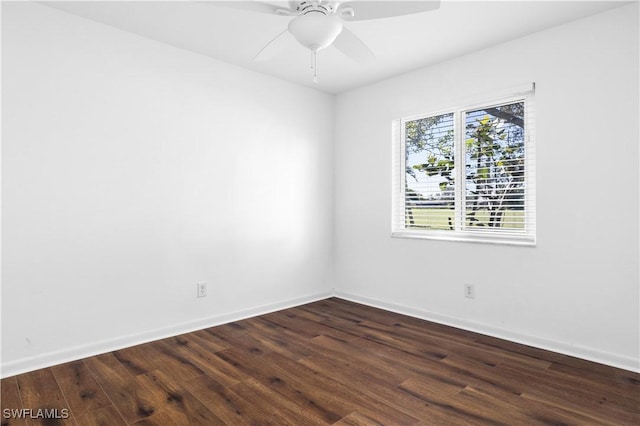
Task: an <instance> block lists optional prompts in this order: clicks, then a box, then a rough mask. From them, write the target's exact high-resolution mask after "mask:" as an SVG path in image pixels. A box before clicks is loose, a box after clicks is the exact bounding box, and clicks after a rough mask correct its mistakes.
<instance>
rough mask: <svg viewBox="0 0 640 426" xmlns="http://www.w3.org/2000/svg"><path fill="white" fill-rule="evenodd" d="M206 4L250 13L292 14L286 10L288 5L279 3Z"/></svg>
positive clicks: (237, 2)
mask: <svg viewBox="0 0 640 426" xmlns="http://www.w3.org/2000/svg"><path fill="white" fill-rule="evenodd" d="M206 3H209V4H212V5H214V6H222V7H230V8H232V9H240V10H248V11H250V12H260V13H269V14H274V15H283V16H291V15H293V12H292V11H291V9H289V8H288V3H287V2H284V1H281V2H272V3H267V2H261V1H217V0H216V1H208V2H206Z"/></svg>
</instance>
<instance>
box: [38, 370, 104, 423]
mask: <svg viewBox="0 0 640 426" xmlns="http://www.w3.org/2000/svg"><path fill="white" fill-rule="evenodd" d="M51 371H52V373H53V375H54V377H55V378H56V381H57V383H58V385H59V386H60V390H61V391H62V393H63V394H64V397H65V399H66V401H67V403H68V404H69V408H70V409H71V411H73V413H74V415H76V416H77V415H79V414H82V413H85V412H88V411H93V410H98V409H100V408H104V407H108V406H110V405H111V402H110V401H109V398H107V395H106V394H105V393H104V391H103V390H102V388H101V387H100V385H98V383H97V382H96V380H95V378H94V377H93V375H92V374H91V372H90V371H89V368H88V367H87V365H86V364H85V362H84V361H82V360H80V361H73V362H69V363H66V364H61V365H57V366H54V367H52V368H51Z"/></svg>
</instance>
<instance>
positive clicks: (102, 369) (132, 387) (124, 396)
mask: <svg viewBox="0 0 640 426" xmlns="http://www.w3.org/2000/svg"><path fill="white" fill-rule="evenodd" d="M84 362H85V363H86V364H87V367H89V370H91V374H93V376H94V377H95V379H96V381H97V382H98V383H99V384H100V386H101V387H102V390H103V391H104V392H105V393H106V394H107V397H108V398H109V400H110V401H111V403H112V404H113V406H114V407H115V408H116V410H118V412H119V413H120V415H121V416H122V417H123V418H124V419H125V421H126V422H127V423H134V422H136V421H138V420H141V419H144V418H145V417H149V416H151V415H152V414H153V413H154V412H155V411H156V410H157V407H156V406H155V403H154V400H153V397H152V395H151V393H150V392H149V391H147V390H146V389H144V388H143V387H142V386H140V385H139V384H138V383H137V382H136V380H135V377H134V376H132V375H131V374H130V373H129V371H128V370H127V369H126V368H125V367H124V366H123V365H122V364H121V363H120V362H119V361H118V359H117V358H116V357H115V356H114V355H113V353H108V354H104V355H98V356H95V357H91V358H86V359H85V360H84Z"/></svg>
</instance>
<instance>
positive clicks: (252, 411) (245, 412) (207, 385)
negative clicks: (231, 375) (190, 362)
mask: <svg viewBox="0 0 640 426" xmlns="http://www.w3.org/2000/svg"><path fill="white" fill-rule="evenodd" d="M238 383H240V382H238ZM184 386H185V388H186V389H187V390H189V392H191V394H192V395H194V396H195V397H196V398H198V399H199V400H200V401H202V403H203V404H205V405H206V406H207V407H209V409H210V410H211V411H213V412H214V413H215V414H216V416H217V417H219V418H220V419H221V420H222V421H224V422H225V423H226V424H228V425H247V426H249V425H258V424H265V425H271V424H274V425H275V424H276V423H275V422H274V421H273V420H272V419H269V418H267V417H265V415H264V413H263V412H262V411H260V410H259V409H258V408H256V407H255V406H254V405H253V404H251V403H250V402H249V401H248V400H247V399H246V398H244V397H242V396H240V395H239V394H238V393H237V392H235V391H234V390H233V389H231V387H230V386H224V385H222V384H220V383H218V382H216V381H215V380H214V379H213V378H211V377H209V376H207V375H202V376H200V377H196V378H193V379H190V380H189V381H187V382H185V384H184Z"/></svg>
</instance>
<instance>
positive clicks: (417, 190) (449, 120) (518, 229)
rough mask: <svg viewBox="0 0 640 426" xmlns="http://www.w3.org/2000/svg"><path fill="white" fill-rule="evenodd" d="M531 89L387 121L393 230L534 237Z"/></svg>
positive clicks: (529, 240)
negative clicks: (391, 136) (391, 132)
mask: <svg viewBox="0 0 640 426" xmlns="http://www.w3.org/2000/svg"><path fill="white" fill-rule="evenodd" d="M534 128H535V127H534V103H533V90H532V89H531V90H528V91H526V92H521V93H516V94H514V95H512V96H509V97H506V98H501V99H496V100H493V101H487V102H481V103H477V104H473V105H469V106H465V107H462V108H451V109H449V110H445V111H441V112H438V113H433V114H421V115H415V116H411V117H406V118H402V119H399V120H396V122H395V123H394V156H393V157H394V161H393V170H394V178H393V211H392V235H393V236H396V237H415V238H438V239H452V240H466V241H484V242H495V243H511V244H526V245H532V244H535V234H536V233H535V176H534V173H535V152H534V136H535V135H534Z"/></svg>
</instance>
